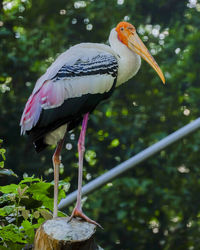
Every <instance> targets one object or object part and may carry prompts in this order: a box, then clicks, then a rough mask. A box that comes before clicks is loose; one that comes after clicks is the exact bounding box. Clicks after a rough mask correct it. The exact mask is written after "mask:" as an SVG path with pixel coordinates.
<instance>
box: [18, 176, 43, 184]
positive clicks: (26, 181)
mask: <svg viewBox="0 0 200 250" xmlns="http://www.w3.org/2000/svg"><path fill="white" fill-rule="evenodd" d="M40 181H41V180H40V179H39V178H33V176H32V177H25V178H24V179H23V180H22V181H20V183H19V184H24V183H32V182H40Z"/></svg>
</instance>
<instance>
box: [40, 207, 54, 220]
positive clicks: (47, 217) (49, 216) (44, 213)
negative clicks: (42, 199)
mask: <svg viewBox="0 0 200 250" xmlns="http://www.w3.org/2000/svg"><path fill="white" fill-rule="evenodd" d="M39 211H40V214H41V215H42V217H43V218H44V219H45V220H51V219H52V218H53V215H52V214H51V213H50V212H49V211H48V210H46V209H39Z"/></svg>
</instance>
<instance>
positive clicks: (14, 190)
mask: <svg viewBox="0 0 200 250" xmlns="http://www.w3.org/2000/svg"><path fill="white" fill-rule="evenodd" d="M17 189H18V185H16V184H10V185H6V186H0V192H2V193H4V194H8V193H14V194H18V191H17Z"/></svg>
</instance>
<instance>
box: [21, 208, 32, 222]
mask: <svg viewBox="0 0 200 250" xmlns="http://www.w3.org/2000/svg"><path fill="white" fill-rule="evenodd" d="M29 214H30V211H29V210H26V209H24V210H22V216H23V217H24V219H25V220H27V219H28V218H29Z"/></svg>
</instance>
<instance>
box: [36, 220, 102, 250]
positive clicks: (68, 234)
mask: <svg viewBox="0 0 200 250" xmlns="http://www.w3.org/2000/svg"><path fill="white" fill-rule="evenodd" d="M68 219H69V218H68V217H58V218H55V219H52V220H47V221H45V222H44V223H43V224H42V225H41V226H40V227H39V228H38V229H37V231H36V235H35V240H34V248H33V249H34V250H64V249H66V250H79V249H80V250H98V249H99V250H100V249H102V248H100V247H98V246H97V244H96V243H95V240H94V233H95V231H96V226H95V225H93V224H90V223H87V222H85V221H81V220H79V219H72V220H71V221H70V222H68Z"/></svg>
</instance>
